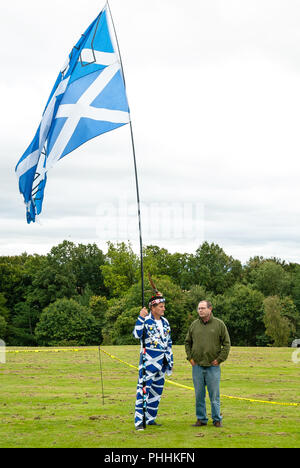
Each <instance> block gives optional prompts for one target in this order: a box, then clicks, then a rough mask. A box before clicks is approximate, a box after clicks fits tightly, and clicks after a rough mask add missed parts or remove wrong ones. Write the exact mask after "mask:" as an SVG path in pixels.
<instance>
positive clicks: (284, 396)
mask: <svg viewBox="0 0 300 468" xmlns="http://www.w3.org/2000/svg"><path fill="white" fill-rule="evenodd" d="M38 349H39V351H40V352H38V353H37V352H22V348H18V350H19V352H18V353H12V352H9V353H7V354H6V363H5V364H0V384H1V394H0V421H1V425H0V447H1V448H4V447H7V448H8V447H15V448H18V447H28V448H29V447H34V448H37V447H73V448H76V447H84V448H89V447H105V448H119V447H122V448H123V447H124V448H125V447H127V448H140V447H141V448H179V447H180V448H195V447H266V448H267V447H291V448H292V447H300V406H282V405H276V404H270V403H258V402H250V401H245V400H236V399H230V398H227V397H225V396H223V397H222V399H221V404H222V414H223V418H224V419H223V423H224V426H223V428H219V429H217V428H215V427H214V426H213V425H212V422H211V420H210V421H209V423H208V426H206V427H204V428H196V427H191V424H192V423H194V422H195V415H194V392H193V390H190V389H186V388H179V387H177V386H174V385H171V384H170V383H166V384H165V389H164V394H163V397H162V401H161V403H160V407H159V413H158V418H157V421H158V422H160V423H162V424H163V425H162V426H161V427H148V428H147V430H146V431H143V432H137V431H135V429H134V425H133V418H134V403H135V393H136V382H137V371H136V370H134V369H132V368H130V367H128V366H126V365H125V364H122V363H120V362H118V361H116V360H113V359H111V358H110V357H109V356H107V355H105V354H102V353H101V357H102V367H103V380H104V405H103V402H102V394H101V380H100V366H99V353H98V349H97V348H96V347H94V348H84V349H83V348H79V351H74V350H73V351H68V352H53V350H51V348H50V349H49V348H48V349H47V348H38ZM103 349H104V350H105V351H107V352H109V353H111V354H113V355H114V356H116V357H118V358H120V359H122V360H124V361H126V362H128V363H131V364H133V365H135V366H136V365H137V362H138V353H139V346H118V347H109V346H107V347H104V348H103ZM11 350H12V348H11V349H8V351H11ZM23 350H24V349H23ZM25 350H27V351H28V348H25ZM291 357H292V350H291V349H288V348H232V349H231V353H230V356H229V358H228V360H227V361H226V362H225V363H224V364H223V365H222V381H221V393H222V395H231V396H236V397H244V398H250V399H258V400H266V401H269V402H272V401H273V402H287V403H291V402H294V403H296V402H300V363H298V364H296V363H294V362H292V359H291ZM174 362H175V367H174V372H173V375H172V376H171V377H170V380H173V381H174V382H178V383H181V384H183V385H186V386H188V387H192V386H193V385H192V379H191V368H190V365H189V363H188V362H187V361H186V359H185V353H184V348H183V346H174ZM207 404H208V410H209V411H208V413H209V415H210V408H209V401H208V402H207Z"/></svg>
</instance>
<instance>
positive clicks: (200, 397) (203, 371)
mask: <svg viewBox="0 0 300 468" xmlns="http://www.w3.org/2000/svg"><path fill="white" fill-rule="evenodd" d="M220 379H221V368H220V366H210V367H203V366H198V364H196V365H195V366H193V382H194V388H195V396H196V416H197V419H200V421H202V422H204V423H207V421H208V419H207V416H206V404H205V394H206V387H207V390H208V394H209V399H210V404H211V417H212V419H213V422H217V421H222V416H221V412H220V411H221V405H220Z"/></svg>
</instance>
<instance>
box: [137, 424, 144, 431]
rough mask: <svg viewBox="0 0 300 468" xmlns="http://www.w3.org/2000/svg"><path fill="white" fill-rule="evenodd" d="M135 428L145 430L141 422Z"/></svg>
mask: <svg viewBox="0 0 300 468" xmlns="http://www.w3.org/2000/svg"><path fill="white" fill-rule="evenodd" d="M135 430H136V431H143V430H144V426H143V424H140V425H139V426H136V427H135Z"/></svg>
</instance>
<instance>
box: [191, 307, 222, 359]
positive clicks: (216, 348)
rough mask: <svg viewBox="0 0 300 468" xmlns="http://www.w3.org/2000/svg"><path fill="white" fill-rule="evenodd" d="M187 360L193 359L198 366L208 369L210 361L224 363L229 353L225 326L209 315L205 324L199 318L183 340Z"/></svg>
mask: <svg viewBox="0 0 300 468" xmlns="http://www.w3.org/2000/svg"><path fill="white" fill-rule="evenodd" d="M185 351H186V355H187V359H188V360H189V361H190V360H191V359H194V361H195V362H196V364H199V366H204V367H209V366H211V363H212V361H214V360H215V359H217V361H218V363H219V364H221V362H224V361H225V360H226V359H227V357H228V354H229V351H230V338H229V333H228V331H227V328H226V325H225V324H224V322H222V320H220V319H217V318H216V317H214V316H213V314H211V317H210V319H209V321H208V322H207V323H204V322H203V321H202V320H201V318H200V317H199V318H198V319H197V320H195V321H194V322H193V323H192V324H191V326H190V328H189V330H188V332H187V335H186V338H185Z"/></svg>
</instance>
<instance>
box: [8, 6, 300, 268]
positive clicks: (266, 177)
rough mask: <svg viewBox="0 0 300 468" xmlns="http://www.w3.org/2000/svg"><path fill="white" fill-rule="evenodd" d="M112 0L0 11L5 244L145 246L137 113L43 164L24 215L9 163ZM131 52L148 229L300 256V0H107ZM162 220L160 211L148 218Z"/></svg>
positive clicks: (159, 238) (241, 253)
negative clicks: (32, 203)
mask: <svg viewBox="0 0 300 468" xmlns="http://www.w3.org/2000/svg"><path fill="white" fill-rule="evenodd" d="M103 5H104V0H101V1H100V2H99V0H97V1H96V0H88V1H87V2H82V1H79V0H65V1H63V2H62V1H58V0H52V1H51V2H40V1H38V0H26V2H23V1H21V0H10V1H9V2H6V3H5V5H4V6H2V11H1V16H0V22H1V28H0V35H1V36H0V39H1V42H0V44H1V45H0V53H1V63H2V73H1V75H0V79H1V87H0V90H1V91H0V92H1V117H0V118H1V120H2V122H1V126H0V128H1V158H0V177H1V191H0V210H1V211H0V255H13V254H19V253H21V252H23V251H27V252H28V253H34V252H36V253H46V252H48V251H49V250H50V248H51V247H52V246H53V245H56V244H57V243H59V242H61V241H62V240H64V239H69V240H71V241H73V242H75V243H78V242H82V243H88V242H96V243H97V244H98V245H99V247H101V248H103V250H106V241H107V240H108V239H111V240H113V241H117V240H124V241H126V240H127V239H129V240H130V241H131V242H132V243H133V246H134V247H135V248H136V249H137V251H138V226H137V218H136V205H135V181H134V173H133V163H132V152H131V142H130V132H129V127H128V126H124V127H123V128H121V129H118V130H116V131H114V132H111V133H108V134H105V135H103V136H100V137H98V138H96V139H94V140H92V141H90V142H89V143H87V144H86V145H84V146H83V147H81V148H80V149H78V150H76V151H75V152H73V153H71V155H69V156H67V157H66V158H64V159H63V160H62V161H60V162H59V163H58V164H57V165H56V166H55V168H54V169H52V170H51V172H49V174H48V183H47V187H46V194H45V200H44V206H43V213H42V216H41V218H40V224H37V223H35V224H30V225H27V223H26V220H25V206H24V204H23V201H22V198H21V195H20V194H19V192H18V186H17V180H16V177H15V174H14V167H15V165H16V163H17V161H18V159H19V158H20V156H21V155H22V153H23V152H24V151H25V149H26V148H27V146H28V144H29V143H30V141H31V139H32V137H33V135H34V133H35V131H36V129H37V126H38V124H39V121H40V118H41V114H42V111H43V108H44V105H45V103H46V101H47V99H48V96H49V94H50V91H51V89H52V86H53V84H54V81H55V79H56V76H57V74H58V72H59V70H60V68H61V66H62V65H63V64H64V62H65V59H66V56H67V55H68V53H69V51H70V50H71V48H72V46H73V45H74V43H75V42H76V41H77V40H78V38H79V36H80V34H81V33H83V32H84V30H85V29H86V27H87V26H88V25H89V24H90V23H91V21H92V20H93V19H94V18H95V17H96V15H97V14H98V12H99V11H100V9H101V8H102V6H103ZM110 6H111V10H112V14H113V17H114V22H115V26H116V29H117V34H118V39H119V43H120V48H121V55H122V59H123V65H124V71H125V78H126V85H127V94H128V99H129V105H130V108H131V116H132V122H133V131H134V140H135V147H136V157H137V163H138V172H139V184H140V196H141V201H142V226H143V241H144V244H158V245H160V246H163V247H166V248H167V249H168V250H169V251H171V252H174V251H179V252H194V251H195V249H196V248H197V247H198V246H199V244H200V243H201V242H203V240H207V241H209V242H216V243H218V244H219V245H220V246H221V247H223V249H224V250H225V252H226V253H228V254H230V255H233V256H234V257H235V258H238V259H240V260H241V261H243V262H244V261H246V260H247V259H249V258H250V257H251V256H254V255H263V256H277V257H280V258H282V259H284V260H286V261H296V262H300V251H299V239H300V224H299V216H300V207H299V194H300V188H299V172H300V161H299V153H300V132H299V129H300V3H299V2H298V1H297V0H186V1H185V2H183V1H181V0H180V1H179V0H159V1H158V0H152V1H151V2H149V1H146V0H127V1H126V2H125V1H124V0H110ZM150 220H151V222H150Z"/></svg>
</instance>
